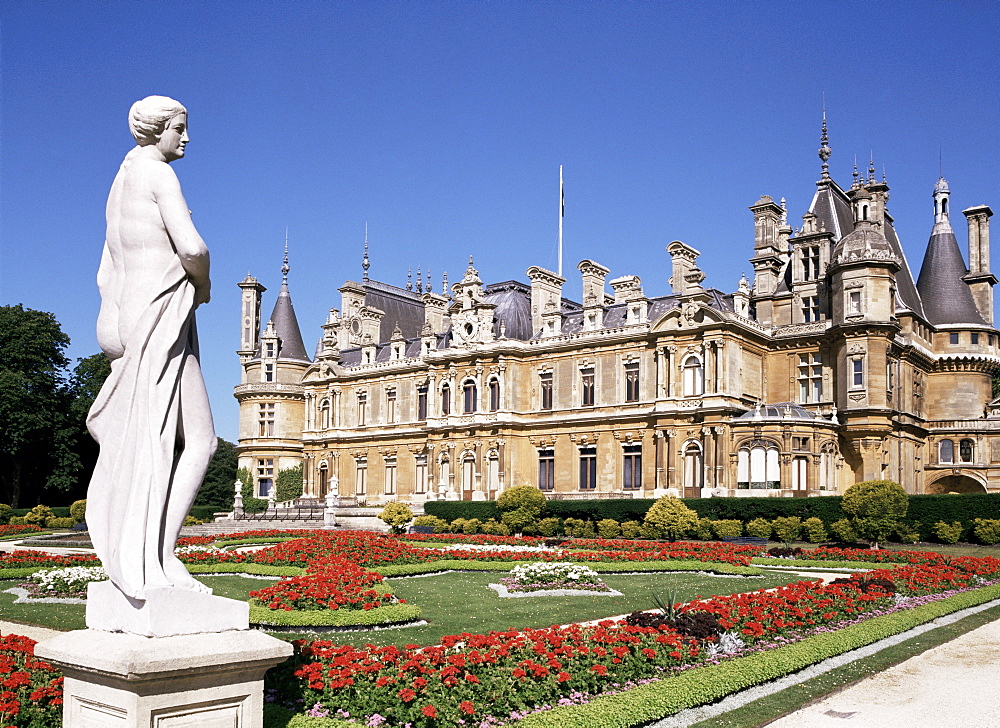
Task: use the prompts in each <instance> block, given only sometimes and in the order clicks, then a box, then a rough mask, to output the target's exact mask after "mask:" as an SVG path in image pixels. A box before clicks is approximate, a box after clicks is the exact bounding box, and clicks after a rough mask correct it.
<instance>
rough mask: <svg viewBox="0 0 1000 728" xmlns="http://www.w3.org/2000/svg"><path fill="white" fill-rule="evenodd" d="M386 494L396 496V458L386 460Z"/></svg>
mask: <svg viewBox="0 0 1000 728" xmlns="http://www.w3.org/2000/svg"><path fill="white" fill-rule="evenodd" d="M385 494H386V495H396V458H395V457H387V458H386V459H385Z"/></svg>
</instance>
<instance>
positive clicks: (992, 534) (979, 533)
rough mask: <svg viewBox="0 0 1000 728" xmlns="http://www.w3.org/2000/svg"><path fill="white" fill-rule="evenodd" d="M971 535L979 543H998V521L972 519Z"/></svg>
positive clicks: (999, 529)
mask: <svg viewBox="0 0 1000 728" xmlns="http://www.w3.org/2000/svg"><path fill="white" fill-rule="evenodd" d="M972 522H973V523H974V524H975V526H974V528H973V529H972V533H973V534H974V535H975V537H976V540H977V541H979V543H984V544H987V545H993V544H995V543H1000V521H998V520H996V519H993V518H974V519H973V521H972Z"/></svg>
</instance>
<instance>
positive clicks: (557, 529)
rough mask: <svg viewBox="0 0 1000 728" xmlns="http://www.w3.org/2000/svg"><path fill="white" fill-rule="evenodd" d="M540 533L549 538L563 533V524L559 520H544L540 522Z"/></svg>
mask: <svg viewBox="0 0 1000 728" xmlns="http://www.w3.org/2000/svg"><path fill="white" fill-rule="evenodd" d="M538 532H539V533H540V534H542V535H543V536H548V537H549V538H551V537H553V536H558V535H559V534H560V533H562V523H560V522H559V519H558V518H543V519H542V520H540V521H539V522H538Z"/></svg>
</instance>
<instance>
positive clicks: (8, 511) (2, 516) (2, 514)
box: [0, 503, 14, 526]
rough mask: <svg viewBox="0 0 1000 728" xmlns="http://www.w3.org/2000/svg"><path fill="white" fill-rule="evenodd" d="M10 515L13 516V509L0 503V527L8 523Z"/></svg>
mask: <svg viewBox="0 0 1000 728" xmlns="http://www.w3.org/2000/svg"><path fill="white" fill-rule="evenodd" d="M12 515H14V509H13V508H11V507H10V506H9V505H7V504H6V503H0V526H3V525H6V524H8V523H10V517H11V516H12Z"/></svg>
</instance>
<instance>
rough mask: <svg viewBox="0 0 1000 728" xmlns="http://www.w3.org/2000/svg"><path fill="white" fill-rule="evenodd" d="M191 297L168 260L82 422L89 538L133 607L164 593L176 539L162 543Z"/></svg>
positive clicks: (193, 342)
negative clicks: (88, 463)
mask: <svg viewBox="0 0 1000 728" xmlns="http://www.w3.org/2000/svg"><path fill="white" fill-rule="evenodd" d="M115 275H122V273H121V272H116V274H115ZM194 295H195V290H194V286H193V285H192V284H191V282H190V281H189V280H188V277H187V274H186V273H185V271H184V269H183V268H182V267H181V263H180V260H179V259H178V258H177V257H176V256H175V257H174V259H173V261H172V263H171V264H170V266H169V267H168V269H167V270H166V271H165V272H164V275H163V279H162V283H161V285H160V286H159V291H155V290H154V291H149V297H148V298H146V300H147V301H149V304H148V306H147V308H146V310H145V311H143V312H142V313H141V315H140V316H139V317H138V319H137V320H136V323H135V325H134V327H133V328H132V330H131V331H129V332H127V335H126V337H124V338H125V341H124V344H125V346H124V354H123V355H122V356H121V357H120V358H118V359H116V360H114V361H113V362H112V363H111V376H109V377H108V379H107V381H106V382H105V383H104V386H103V387H102V388H101V391H100V394H98V396H97V399H96V400H95V401H94V405H93V407H91V410H90V414H89V415H88V417H87V426H88V428H89V429H90V433H91V434H92V435H93V436H94V439H95V440H97V442H98V444H99V445H100V446H101V452H100V456H99V457H98V459H97V465H96V467H95V468H94V475H93V478H92V480H91V481H90V489H89V490H88V493H87V522H88V525H89V530H90V534H91V538H92V539H93V543H94V549H95V551H96V552H97V556H98V557H99V558H100V560H101V563H102V564H103V565H104V569H105V571H106V572H107V573H108V577H109V578H110V580H111V582H112V583H113V584H115V585H116V586H117V587H118V588H119V589H121V590H122V591H123V592H124V593H125V594H127V595H128V596H130V597H132V598H134V599H144V592H143V589H144V586H167V585H169V584H170V580H169V579H168V578H167V577H166V576H165V575H164V573H163V563H162V561H163V559H162V555H161V554H162V552H163V551H164V549H165V548H166V549H169V550H170V551H172V549H173V547H174V543H175V541H176V538H177V535H178V534H177V533H176V532H175V533H165V530H166V528H165V524H164V519H165V516H166V513H167V501H168V499H169V498H170V491H171V482H172V479H173V472H174V466H175V461H176V456H175V450H176V448H177V444H178V443H177V425H178V417H179V416H180V414H181V413H180V402H181V396H180V388H181V379H182V376H181V375H182V373H183V368H184V366H185V365H188V364H193V365H195V366H197V365H198V364H197V356H198V337H197V333H196V330H195V318H194V311H195V304H194ZM144 298H145V297H144ZM199 375H200V372H199ZM174 530H176V529H174ZM168 542H169V543H168Z"/></svg>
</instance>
